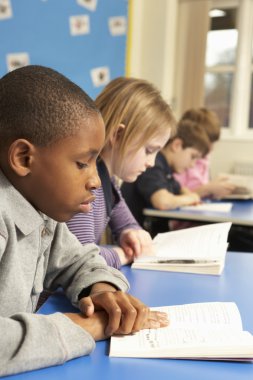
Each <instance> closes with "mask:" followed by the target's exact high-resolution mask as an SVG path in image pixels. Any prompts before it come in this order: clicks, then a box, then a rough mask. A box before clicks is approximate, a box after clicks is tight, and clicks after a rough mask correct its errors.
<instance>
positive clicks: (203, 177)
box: [173, 156, 209, 190]
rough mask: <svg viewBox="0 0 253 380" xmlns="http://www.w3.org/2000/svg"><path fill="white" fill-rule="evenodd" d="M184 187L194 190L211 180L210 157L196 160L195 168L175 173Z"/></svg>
mask: <svg viewBox="0 0 253 380" xmlns="http://www.w3.org/2000/svg"><path fill="white" fill-rule="evenodd" d="M173 176H174V177H175V178H176V180H177V181H178V182H179V183H180V184H181V186H182V187H187V188H188V189H189V190H194V189H196V188H197V187H199V186H200V185H204V184H206V183H208V182H209V157H208V156H206V157H205V158H202V159H200V160H198V161H197V162H196V165H195V166H194V167H193V168H190V169H188V170H186V171H185V172H183V173H181V174H176V173H175V174H173Z"/></svg>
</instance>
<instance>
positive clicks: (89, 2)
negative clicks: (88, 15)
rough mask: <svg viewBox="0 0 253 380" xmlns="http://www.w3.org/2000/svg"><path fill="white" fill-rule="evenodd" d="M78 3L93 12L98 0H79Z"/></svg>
mask: <svg viewBox="0 0 253 380" xmlns="http://www.w3.org/2000/svg"><path fill="white" fill-rule="evenodd" d="M77 4H78V5H80V6H81V7H84V8H86V9H88V10H89V11H93V12H94V11H95V10H96V8H97V0H77Z"/></svg>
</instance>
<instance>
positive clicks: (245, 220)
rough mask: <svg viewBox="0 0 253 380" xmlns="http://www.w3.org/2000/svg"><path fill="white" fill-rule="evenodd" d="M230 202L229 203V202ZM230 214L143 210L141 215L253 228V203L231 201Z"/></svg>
mask: <svg viewBox="0 0 253 380" xmlns="http://www.w3.org/2000/svg"><path fill="white" fill-rule="evenodd" d="M229 202H230V201H229ZM232 203H233V207H232V209H231V211H230V212H224V213H222V212H210V211H208V212H207V211H199V210H198V211H187V210H183V209H176V210H165V211H161V210H156V209H152V208H145V209H144V210H143V214H144V215H146V216H149V217H159V218H168V219H180V220H190V221H201V222H211V223H218V222H232V223H233V224H236V225H240V226H253V201H252V200H248V201H245V200H244V201H233V202H232Z"/></svg>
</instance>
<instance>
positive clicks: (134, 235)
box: [119, 229, 155, 261]
mask: <svg viewBox="0 0 253 380" xmlns="http://www.w3.org/2000/svg"><path fill="white" fill-rule="evenodd" d="M119 242H120V246H121V248H122V249H123V251H124V252H125V255H126V256H127V257H128V258H130V259H131V260H132V261H133V259H134V258H135V257H138V256H141V255H149V256H154V254H155V253H154V248H153V244H152V238H151V236H150V234H149V233H148V232H147V231H145V230H143V229H139V230H134V229H126V230H123V231H122V232H121V235H120V241H119Z"/></svg>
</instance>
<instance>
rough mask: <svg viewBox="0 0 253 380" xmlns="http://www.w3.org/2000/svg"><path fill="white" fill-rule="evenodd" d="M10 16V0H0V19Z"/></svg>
mask: <svg viewBox="0 0 253 380" xmlns="http://www.w3.org/2000/svg"><path fill="white" fill-rule="evenodd" d="M11 17H12V6H11V2H10V0H0V20H5V19H8V18H11Z"/></svg>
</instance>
